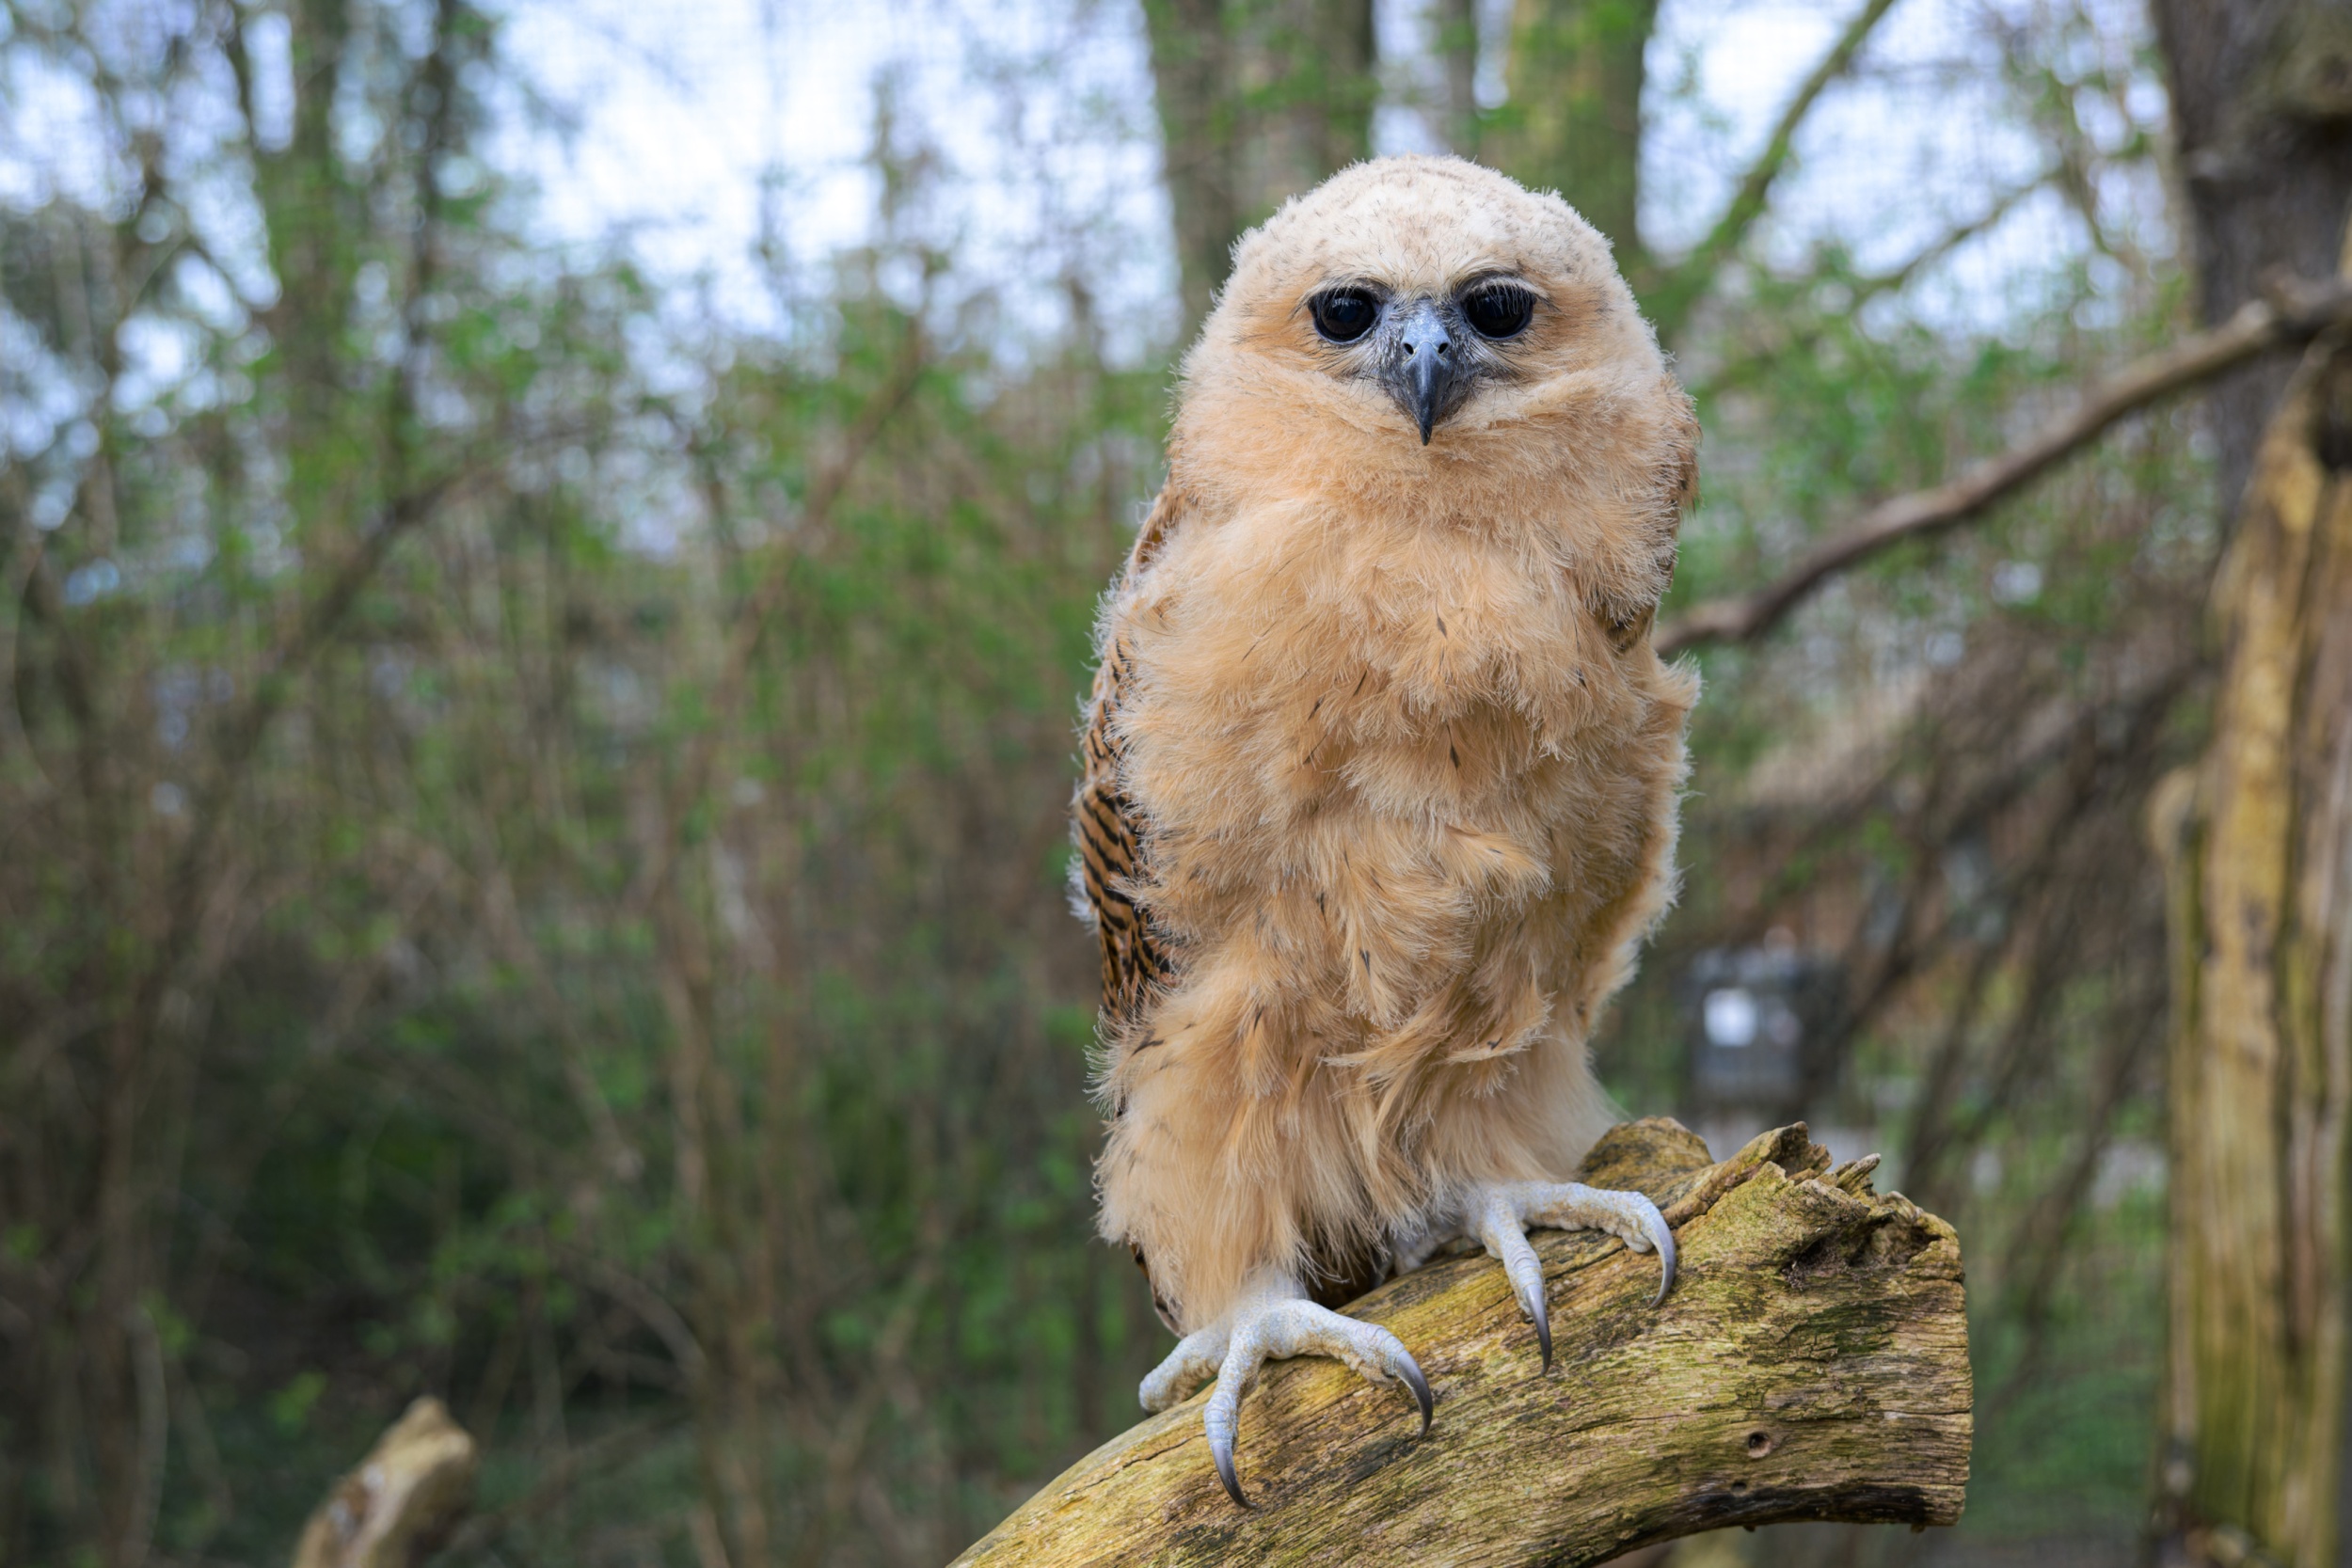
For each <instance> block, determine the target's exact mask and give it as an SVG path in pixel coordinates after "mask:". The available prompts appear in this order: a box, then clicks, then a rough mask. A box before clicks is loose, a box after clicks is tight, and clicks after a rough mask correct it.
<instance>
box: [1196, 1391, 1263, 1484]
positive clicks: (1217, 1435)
mask: <svg viewBox="0 0 2352 1568" xmlns="http://www.w3.org/2000/svg"><path fill="white" fill-rule="evenodd" d="M1241 1385H1242V1379H1241V1378H1240V1377H1238V1376H1235V1377H1228V1376H1226V1375H1225V1374H1224V1373H1222V1372H1220V1373H1218V1374H1217V1380H1216V1393H1214V1394H1212V1395H1210V1396H1209V1408H1208V1409H1207V1411H1206V1412H1204V1413H1203V1415H1202V1418H1201V1420H1202V1424H1203V1425H1204V1426H1206V1427H1207V1428H1208V1429H1209V1457H1210V1458H1211V1459H1213V1460H1215V1461H1216V1479H1217V1480H1219V1481H1223V1482H1224V1483H1225V1493H1226V1496H1228V1497H1232V1499H1233V1501H1235V1502H1237V1503H1239V1504H1240V1505H1241V1506H1242V1507H1244V1508H1255V1507H1257V1506H1258V1505H1257V1504H1256V1503H1253V1502H1251V1501H1250V1500H1249V1499H1248V1497H1243V1496H1242V1491H1241V1479H1240V1478H1239V1477H1238V1476H1236V1475H1235V1474H1234V1473H1233V1436H1234V1433H1235V1431H1236V1429H1237V1428H1238V1427H1239V1426H1240V1424H1241V1391H1240V1390H1241ZM1229 1391H1230V1393H1231V1397H1230V1398H1229V1397H1228V1393H1229Z"/></svg>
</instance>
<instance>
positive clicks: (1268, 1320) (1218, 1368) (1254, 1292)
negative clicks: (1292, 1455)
mask: <svg viewBox="0 0 2352 1568" xmlns="http://www.w3.org/2000/svg"><path fill="white" fill-rule="evenodd" d="M1306 1296H1307V1292H1306V1291H1303V1290H1301V1289H1299V1286H1298V1282H1297V1281H1296V1280H1295V1279H1292V1278H1291V1277H1289V1276H1288V1275H1266V1276H1262V1277H1261V1278H1260V1279H1259V1280H1257V1281H1255V1282H1253V1283H1252V1285H1251V1286H1250V1287H1249V1288H1248V1289H1247V1290H1245V1291H1243V1293H1242V1295H1241V1298H1240V1299H1239V1300H1237V1301H1235V1302H1234V1304H1233V1306H1232V1310H1231V1311H1229V1312H1227V1313H1226V1315H1225V1316H1224V1317H1223V1318H1221V1319H1219V1320H1218V1321H1217V1322H1216V1323H1211V1324H1210V1325H1209V1326H1208V1327H1206V1328H1203V1329H1200V1330H1197V1331H1196V1332H1194V1333H1191V1334H1187V1335H1185V1336H1184V1338H1183V1339H1182V1340H1181V1341H1180V1342H1179V1343H1178V1344H1177V1346H1176V1348H1175V1349H1174V1350H1172V1351H1170V1352H1168V1359H1166V1360H1165V1361H1162V1362H1161V1363H1160V1364H1159V1365H1158V1366H1157V1367H1154V1368H1152V1375H1151V1376H1149V1377H1147V1378H1145V1379H1144V1380H1143V1387H1142V1390H1141V1392H1142V1395H1143V1408H1144V1409H1146V1410H1152V1411H1160V1410H1166V1409H1167V1408H1168V1406H1170V1405H1172V1404H1176V1403H1179V1402H1182V1401H1184V1400H1185V1399H1188V1398H1189V1397H1191V1394H1192V1391H1193V1390H1194V1389H1196V1388H1198V1387H1200V1382H1201V1380H1202V1379H1203V1378H1208V1377H1215V1378H1216V1392H1215V1393H1214V1394H1211V1395H1210V1396H1209V1406H1208V1410H1207V1412H1206V1414H1205V1416H1204V1417H1203V1418H1202V1419H1203V1424H1205V1425H1206V1426H1207V1428H1208V1432H1209V1456H1210V1458H1212V1459H1214V1460H1215V1461H1216V1476H1217V1479H1218V1480H1219V1481H1223V1482H1224V1483H1225V1490H1226V1491H1227V1492H1228V1493H1230V1494H1232V1498H1233V1500H1234V1501H1235V1502H1237V1503H1239V1504H1241V1506H1242V1507H1244V1508H1248V1507H1251V1506H1252V1504H1251V1503H1250V1501H1249V1499H1248V1497H1243V1496H1242V1492H1241V1482H1240V1481H1238V1480H1237V1479H1235V1476H1234V1473H1233V1437H1234V1433H1236V1431H1238V1429H1239V1428H1240V1425H1241V1397H1242V1395H1243V1394H1244V1393H1245V1392H1247V1391H1248V1386H1249V1385H1250V1384H1251V1383H1252V1382H1254V1381H1255V1380H1256V1378H1257V1375H1258V1368H1259V1366H1260V1365H1261V1364H1262V1363H1264V1362H1267V1361H1279V1360H1282V1359H1284V1358H1285V1357H1288V1356H1293V1355H1328V1356H1334V1357H1336V1358H1338V1359H1339V1360H1342V1361H1344V1362H1346V1363H1347V1364H1348V1365H1349V1366H1350V1367H1353V1368H1355V1369H1356V1370H1357V1371H1359V1372H1360V1373H1362V1374H1363V1375H1364V1376H1365V1377H1367V1378H1369V1379H1370V1380H1371V1381H1373V1382H1375V1383H1388V1382H1391V1381H1392V1380H1393V1381H1397V1382H1402V1383H1403V1384H1404V1385H1405V1386H1406V1387H1408V1388H1410V1389H1411V1390H1412V1391H1413V1398H1414V1399H1416V1400H1418V1401H1419V1402H1421V1430H1422V1432H1423V1433H1427V1432H1428V1430H1429V1418H1430V1414H1431V1412H1432V1410H1433V1409H1434V1408H1435V1406H1434V1405H1433V1403H1432V1402H1431V1401H1430V1398H1429V1380H1428V1379H1426V1378H1424V1377H1422V1375H1421V1367H1420V1365H1419V1363H1417V1362H1415V1361H1414V1359H1413V1357H1412V1355H1411V1354H1410V1353H1409V1352H1407V1351H1406V1348H1405V1346H1404V1344H1403V1342H1402V1341H1400V1340H1399V1339H1398V1338H1397V1337H1396V1336H1395V1335H1393V1334H1391V1333H1390V1332H1389V1331H1388V1330H1387V1329H1385V1328H1381V1327H1379V1326H1378V1325H1376V1324H1374V1323H1359V1321H1357V1320H1356V1319H1354V1318H1343V1317H1341V1316H1340V1315H1339V1314H1338V1313H1337V1312H1334V1311H1332V1310H1331V1309H1330V1308H1328V1307H1317V1306H1316V1305H1315V1304H1314V1303H1313V1302H1311V1301H1309V1300H1307V1299H1306Z"/></svg>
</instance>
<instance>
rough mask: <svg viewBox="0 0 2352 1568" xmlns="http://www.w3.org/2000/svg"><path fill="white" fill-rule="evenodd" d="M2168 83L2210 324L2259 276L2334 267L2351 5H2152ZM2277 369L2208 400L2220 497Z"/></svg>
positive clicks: (2253, 371)
mask: <svg viewBox="0 0 2352 1568" xmlns="http://www.w3.org/2000/svg"><path fill="white" fill-rule="evenodd" d="M2153 12H2154V16H2155V23H2156V31H2157V35H2158V38H2159V40H2161V42H2162V44H2163V47H2164V54H2165V63H2166V71H2167V75H2168V77H2169V81H2170V84H2171V88H2172V122H2173V135H2174V140H2175V145H2176V147H2177V149H2178V156H2179V175H2180V182H2181V185H2182V187H2183V189H2184V191H2185V198H2186V203H2187V208H2188V211H2187V214H2186V215H2187V217H2188V219H2189V226H2190V233H2191V238H2192V240H2193V242H2194V248H2195V254H2196V261H2197V274H2198V301H2199V308H2200V309H2201V311H2202V312H2203V315H2204V318H2205V320H2206V321H2207V322H2208V323H2215V322H2219V321H2221V320H2222V319H2223V318H2225V317H2227V316H2228V315H2229V314H2230V313H2231V312H2232V311H2233V310H2235V309H2237V308H2238V307H2239V306H2241V305H2243V304H2245V303H2246V302H2247V301H2248V300H2249V299H2251V298H2253V297H2254V295H2255V293H2256V292H2257V289H2258V287H2259V285H2260V282H2261V278H2262V275H2263V274H2264V273H2265V272H2266V271H2268V270H2270V269H2271V268H2274V267H2285V268H2287V269H2289V270H2291V271H2293V272H2294V273H2296V275H2297V276H2299V277H2326V276H2327V275H2328V273H2330V272H2333V271H2334V270H2335V264H2336V246H2337V241H2338V237H2339V236H2340V235H2341V234H2342V233H2343V231H2344V214H2345V208H2346V205H2347V202H2352V135H2347V128H2348V127H2352V5H2345V4H2344V0H2154V4H2153ZM2288 373H2289V372H2288V367H2287V366H2286V365H2285V364H2283V363H2280V362H2279V361H2276V360H2272V361H2265V362H2261V363H2257V364H2255V365H2253V366H2251V367H2249V369H2247V370H2244V371H2240V372H2237V373H2236V374H2234V375H2233V376H2231V377H2230V378H2229V379H2228V380H2226V381H2224V382H2222V383H2221V384H2220V385H2219V387H2218V388H2217V389H2216V390H2215V392H2214V394H2213V397H2212V400H2211V403H2210V407H2211V409H2212V418H2213V421H2214V434H2215V436H2216V437H2217V441H2218V443H2219V446H2220V449H2221V453H2220V455H2221V494H2222V498H2223V503H2224V505H2234V504H2235V503H2236V500H2237V497H2238V494H2239V492H2240V491H2241V490H2243V489H2244V488H2245V484H2246V477H2247V475H2248V473H2249V471H2250V470H2251V469H2252V467H2253V462H2254V449H2255V448H2256V446H2257V445H2258V444H2260V442H2261V440H2262V432H2263V426H2264V423H2265V420H2268V418H2269V417H2270V411H2271V410H2272V409H2273V408H2274V407H2276V406H2277V405H2278V402H2279V394H2280V390H2281V389H2282V388H2284V387H2285V385H2286V379H2287V375H2288Z"/></svg>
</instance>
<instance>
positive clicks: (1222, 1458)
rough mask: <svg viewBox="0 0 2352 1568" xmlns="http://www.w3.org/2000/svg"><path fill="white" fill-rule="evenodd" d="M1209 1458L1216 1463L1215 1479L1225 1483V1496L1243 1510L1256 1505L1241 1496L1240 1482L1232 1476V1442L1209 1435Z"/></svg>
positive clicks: (1228, 1438)
mask: <svg viewBox="0 0 2352 1568" xmlns="http://www.w3.org/2000/svg"><path fill="white" fill-rule="evenodd" d="M1209 1457H1210V1458H1211V1459H1214V1460H1216V1479H1217V1480H1219V1481H1223V1482H1224V1483H1225V1494H1226V1496H1228V1497H1232V1499H1233V1500H1234V1501H1235V1502H1237V1503H1239V1504H1241V1506H1242V1507H1244V1508H1255V1507H1257V1506H1258V1505H1257V1504H1256V1503H1253V1502H1251V1501H1250V1500H1249V1499H1248V1497H1243V1496H1242V1495H1241V1481H1239V1480H1238V1479H1236V1478H1235V1476H1234V1474H1233V1440H1232V1438H1231V1437H1222V1436H1220V1435H1219V1434H1218V1433H1214V1432H1212V1433H1209Z"/></svg>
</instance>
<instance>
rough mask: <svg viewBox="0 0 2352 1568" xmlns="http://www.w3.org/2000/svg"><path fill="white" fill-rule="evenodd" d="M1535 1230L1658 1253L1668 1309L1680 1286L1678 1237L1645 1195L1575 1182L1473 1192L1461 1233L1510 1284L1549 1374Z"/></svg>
mask: <svg viewBox="0 0 2352 1568" xmlns="http://www.w3.org/2000/svg"><path fill="white" fill-rule="evenodd" d="M1530 1226H1549V1227H1551V1228H1552V1229H1554V1230H1605V1231H1607V1232H1608V1233H1609V1234H1610V1235H1612V1236H1614V1237H1616V1238H1617V1240H1619V1241H1621V1242H1623V1243H1625V1244H1626V1245H1627V1246H1628V1247H1629V1248H1631V1249H1632V1250H1633V1251H1635V1252H1655V1253H1657V1254H1658V1260H1659V1262H1660V1264H1661V1274H1660V1276H1659V1280H1658V1296H1657V1299H1656V1300H1655V1301H1653V1302H1652V1303H1651V1305H1652V1306H1658V1305H1661V1304H1662V1303H1663V1302H1664V1301H1665V1299H1666V1292H1667V1291H1670V1290H1672V1289H1674V1282H1675V1233H1674V1232H1673V1231H1672V1230H1670V1229H1668V1228H1667V1227H1666V1217H1665V1216H1664V1215H1663V1214H1661V1213H1660V1212H1658V1205H1657V1204H1655V1203H1652V1202H1651V1201H1650V1200H1649V1199H1648V1198H1647V1197H1645V1196H1643V1195H1642V1194H1640V1193H1620V1192H1612V1191H1610V1190H1609V1189H1607V1188H1604V1187H1586V1186H1581V1185H1580V1184H1578V1183H1577V1182H1574V1181H1499V1182H1497V1183H1495V1184H1494V1185H1492V1186H1488V1187H1478V1188H1474V1189H1472V1190H1471V1192H1470V1197H1469V1201H1468V1202H1466V1203H1465V1204H1464V1205H1463V1211H1462V1229H1463V1231H1464V1233H1465V1234H1468V1235H1470V1236H1474V1237H1476V1238H1477V1239H1478V1240H1479V1241H1481V1242H1483V1243H1486V1253H1487V1256H1488V1257H1490V1258H1493V1259H1496V1260H1497V1261H1499V1262H1500V1263H1502V1272H1503V1273H1504V1274H1506V1275H1509V1276H1510V1280H1511V1290H1512V1292H1513V1293H1514V1294H1516V1295H1517V1296H1518V1298H1519V1307H1520V1309H1521V1310H1522V1311H1524V1312H1525V1313H1526V1314H1527V1315H1528V1317H1529V1318H1530V1319H1531V1320H1533V1321H1534V1324H1535V1342H1536V1343H1537V1344H1539V1345H1541V1346H1542V1347H1543V1351H1544V1370H1546V1371H1549V1370H1551V1310H1550V1304H1549V1302H1547V1301H1546V1300H1545V1299H1544V1270H1543V1265H1542V1264H1541V1263H1539V1262H1537V1261H1536V1259H1535V1249H1534V1247H1532V1246H1530V1245H1528V1243H1527V1229H1528V1227H1530Z"/></svg>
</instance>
